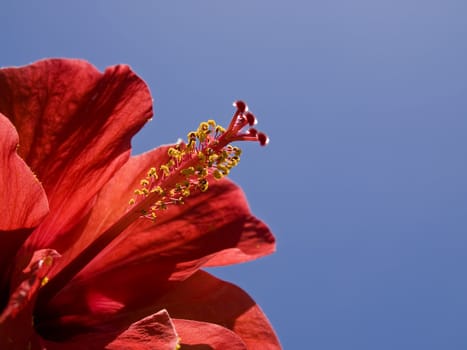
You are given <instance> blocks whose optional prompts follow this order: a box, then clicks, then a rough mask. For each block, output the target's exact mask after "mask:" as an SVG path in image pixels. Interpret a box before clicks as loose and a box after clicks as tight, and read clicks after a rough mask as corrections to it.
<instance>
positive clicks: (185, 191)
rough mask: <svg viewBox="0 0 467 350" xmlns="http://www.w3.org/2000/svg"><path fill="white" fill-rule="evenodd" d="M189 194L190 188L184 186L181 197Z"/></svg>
mask: <svg viewBox="0 0 467 350" xmlns="http://www.w3.org/2000/svg"><path fill="white" fill-rule="evenodd" d="M189 195H190V190H189V189H188V188H185V189H184V190H183V191H182V196H183V197H188V196H189Z"/></svg>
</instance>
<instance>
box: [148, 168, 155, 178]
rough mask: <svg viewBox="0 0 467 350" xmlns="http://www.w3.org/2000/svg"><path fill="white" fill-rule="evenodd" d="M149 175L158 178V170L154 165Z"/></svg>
mask: <svg viewBox="0 0 467 350" xmlns="http://www.w3.org/2000/svg"><path fill="white" fill-rule="evenodd" d="M148 177H153V178H155V179H156V180H157V170H156V168H154V167H152V168H151V169H149V171H148Z"/></svg>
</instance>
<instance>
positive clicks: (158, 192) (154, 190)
mask: <svg viewBox="0 0 467 350" xmlns="http://www.w3.org/2000/svg"><path fill="white" fill-rule="evenodd" d="M151 193H157V194H159V195H163V194H164V190H163V189H162V187H160V186H156V187H154V188H153V189H152V190H151Z"/></svg>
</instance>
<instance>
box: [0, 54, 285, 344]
mask: <svg viewBox="0 0 467 350" xmlns="http://www.w3.org/2000/svg"><path fill="white" fill-rule="evenodd" d="M234 105H235V107H236V112H235V114H234V116H233V119H232V122H231V123H230V125H229V127H228V128H227V129H223V128H222V127H220V126H218V125H217V124H216V123H215V122H214V121H212V120H210V121H208V122H205V123H201V124H200V126H199V128H198V129H197V130H196V131H194V132H191V133H189V134H188V140H187V142H186V143H183V142H180V143H178V144H174V145H171V146H162V147H159V148H156V149H154V150H152V151H149V152H147V153H144V154H141V155H138V156H130V151H131V145H130V141H131V138H132V137H133V135H134V134H135V133H136V132H137V131H138V130H139V129H140V128H141V127H142V126H143V125H144V124H145V123H146V122H147V121H148V120H149V119H150V118H151V117H152V99H151V96H150V93H149V91H148V88H147V87H146V85H145V83H144V82H143V81H142V80H141V79H140V78H139V77H137V76H136V75H135V74H134V73H133V72H132V71H131V70H130V68H128V67H127V66H124V65H118V66H114V67H110V68H108V69H107V70H105V72H104V73H100V72H99V71H97V70H96V69H95V68H94V67H93V66H92V65H90V64H89V63H87V62H84V61H80V60H66V59H50V60H43V61H39V62H36V63H34V64H31V65H29V66H26V67H20V68H6V69H1V70H0V140H1V144H0V212H1V213H2V216H1V217H0V242H1V244H0V349H104V348H106V349H176V348H181V349H184V348H186V349H279V348H280V345H279V341H278V340H277V337H276V335H275V334H274V331H273V329H272V328H271V326H270V324H269V322H268V320H267V318H266V317H265V316H264V314H263V313H262V311H261V310H260V308H259V307H258V306H257V305H256V304H255V302H254V301H253V300H252V299H251V298H250V297H249V296H248V295H247V294H246V293H245V292H244V291H242V290H241V289H240V288H238V287H236V286H234V285H232V284H230V283H227V282H224V281H221V280H219V279H217V278H216V277H214V276H212V275H210V274H208V273H207V272H205V271H203V270H200V268H202V267H212V266H222V265H230V264H235V263H240V262H244V261H248V260H252V259H256V258H258V257H261V256H264V255H266V254H270V253H272V252H273V251H274V249H275V243H274V242H275V240H274V237H273V235H272V234H271V233H270V231H269V229H268V227H267V226H266V225H265V224H264V223H262V222H261V221H260V220H258V219H257V218H255V217H254V216H253V215H252V214H251V213H250V210H249V208H248V205H247V201H246V199H245V197H244V195H243V193H242V191H241V189H240V188H239V187H238V186H237V185H235V184H234V183H232V182H231V181H229V180H227V179H226V178H225V175H227V174H228V173H229V171H230V170H231V168H233V167H234V166H235V165H237V163H238V161H239V159H240V149H239V148H238V147H235V146H232V145H231V142H233V141H257V142H259V143H260V144H262V145H264V144H266V143H267V137H266V135H265V134H263V133H261V132H258V131H257V130H256V129H254V128H253V127H252V125H253V124H255V121H256V120H255V117H254V115H253V114H252V113H250V112H248V108H247V106H246V104H245V103H244V102H242V101H237V102H236V103H234ZM245 129H246V131H244V130H245Z"/></svg>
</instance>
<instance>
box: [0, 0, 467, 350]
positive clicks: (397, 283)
mask: <svg viewBox="0 0 467 350" xmlns="http://www.w3.org/2000/svg"><path fill="white" fill-rule="evenodd" d="M466 19H467V2H465V1H463V0H459V1H456V0H443V1H441V0H439V1H433V0H426V1H415V0H404V1H402V0H392V1H389V0H386V1H382V0H354V1H346V0H320V1H299V0H291V1H287V2H286V1H274V0H273V1H266V0H237V1H235V2H227V1H214V0H199V1H186V2H182V1H171V2H168V1H149V0H146V1H123V0H112V1H110V0H107V1H104V0H96V1H89V0H86V1H79V2H78V1H77V2H65V1H59V0H55V1H51V0H41V1H24V0H17V1H14V2H13V1H10V2H4V3H3V4H2V5H1V6H0V47H1V54H0V66H9V65H23V64H26V63H29V62H32V61H35V60H37V59H40V58H44V57H52V56H60V57H78V58H84V59H87V60H89V61H91V62H92V63H93V64H95V65H96V66H97V67H99V68H101V69H103V68H105V67H106V66H109V65H112V64H116V63H127V64H129V65H131V66H132V67H133V68H134V70H135V71H136V72H137V73H138V74H139V75H140V76H141V77H143V78H144V79H145V80H146V82H147V83H148V85H149V86H150V88H151V91H152V93H153V96H154V99H155V110H156V117H155V118H154V120H153V122H151V123H150V124H149V125H148V126H147V127H146V128H145V130H144V131H143V132H142V133H141V134H140V135H139V136H138V137H137V138H136V139H135V140H134V149H135V151H136V153H140V152H143V151H145V150H147V149H150V148H152V147H154V146H157V145H159V144H162V143H168V142H172V141H174V140H176V139H177V138H178V137H184V135H186V132H187V131H189V130H191V129H193V128H195V127H196V126H197V125H198V122H199V121H201V120H205V119H208V118H213V117H215V118H216V120H217V121H218V122H221V121H222V122H223V123H224V124H227V123H228V121H229V117H230V115H231V113H232V111H233V108H232V107H231V103H232V101H233V100H235V99H239V98H241V99H244V100H246V101H247V102H248V103H249V105H250V108H251V110H252V111H253V112H255V113H256V115H257V116H258V118H259V120H260V124H259V125H258V127H259V128H261V129H262V130H264V131H266V132H267V133H268V134H269V135H270V137H271V143H270V145H269V146H268V147H267V148H260V147H256V145H248V146H246V147H244V154H245V156H243V157H242V164H241V166H240V167H239V168H237V169H235V172H234V174H232V178H233V179H234V180H235V181H236V182H238V183H239V184H240V185H241V186H242V187H243V188H244V190H245V192H246V193H247V195H248V198H249V201H250V204H251V207H252V210H253V211H254V213H255V214H257V216H259V217H261V218H262V219H264V220H265V221H266V222H267V223H268V224H269V225H270V227H271V228H272V229H273V231H274V232H275V234H276V236H277V239H278V252H277V253H276V254H275V255H272V256H270V257H267V258H264V259H261V260H259V261H256V262H253V263H248V264H243V265H238V266H233V267H228V268H224V269H216V270H215V271H214V273H216V274H217V275H218V276H221V277H222V278H224V279H227V280H230V281H233V282H235V283H236V284H238V285H239V286H241V287H243V288H244V289H245V290H247V291H248V292H249V293H250V294H251V295H252V296H253V297H254V298H255V299H256V300H257V301H258V303H259V304H260V305H261V306H262V307H263V309H264V310H265V312H266V313H267V314H268V316H269V318H270V320H271V322H272V323H273V325H274V326H275V328H276V330H277V333H278V335H279V337H280V339H281V341H282V343H283V345H284V348H285V349H298V348H300V349H320V350H341V349H358V350H364V349H368V350H370V349H371V350H374V349H379V350H384V349H388V350H389V349H391V350H392V349H424V350H429V349H450V350H455V349H466V348H467V335H466V332H465V327H466V324H467V282H466V278H465V267H466V266H467V254H466V251H467V236H466V233H467V215H466V213H467V180H466V179H467V137H466V135H467V40H466V38H467V20H466Z"/></svg>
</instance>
